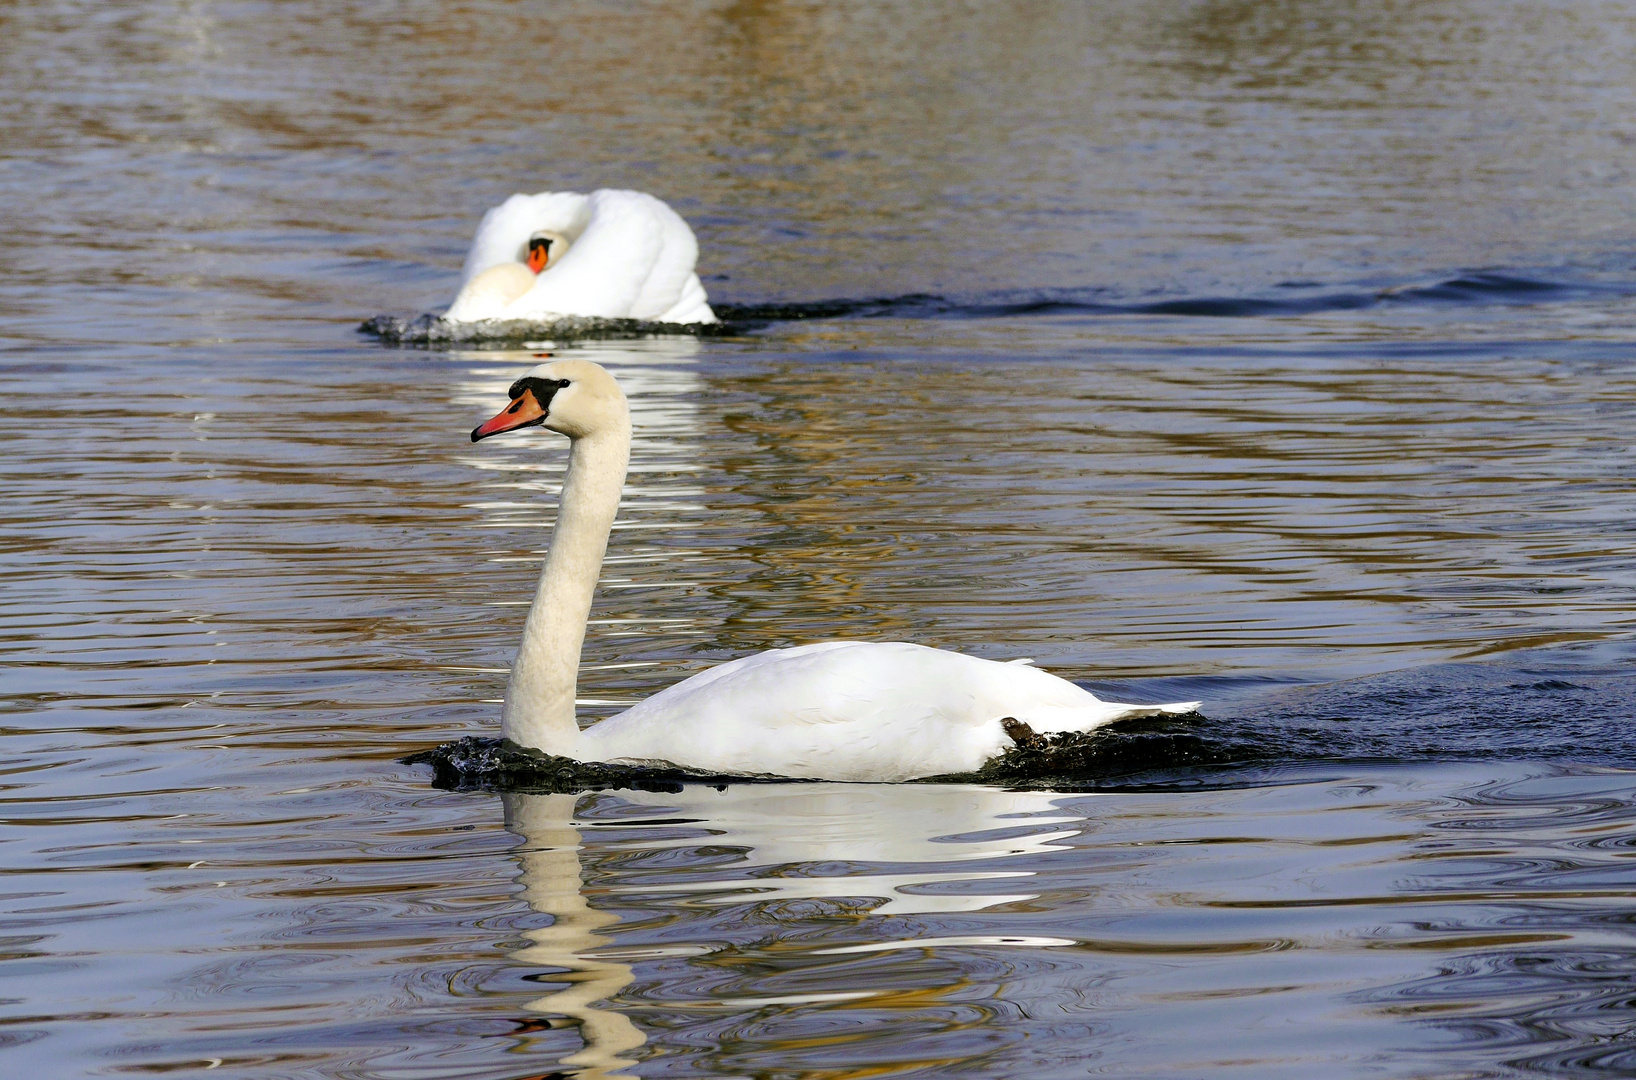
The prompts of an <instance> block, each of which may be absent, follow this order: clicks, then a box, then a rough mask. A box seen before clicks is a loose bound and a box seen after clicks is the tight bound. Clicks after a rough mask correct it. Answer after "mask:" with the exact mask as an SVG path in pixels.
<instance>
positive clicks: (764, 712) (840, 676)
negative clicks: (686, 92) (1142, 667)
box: [471, 358, 1199, 782]
mask: <svg viewBox="0 0 1636 1080" xmlns="http://www.w3.org/2000/svg"><path fill="white" fill-rule="evenodd" d="M508 396H509V397H510V398H511V403H510V404H509V405H507V406H506V407H505V408H504V409H502V410H501V411H500V412H499V413H498V414H496V415H495V416H494V417H492V418H491V419H489V420H487V421H485V422H483V423H482V424H480V425H478V426H477V427H476V428H475V429H473V431H472V433H471V439H472V442H477V441H478V440H480V439H486V438H488V437H489V436H491V435H498V434H500V433H501V432H503V431H515V430H517V429H518V428H525V427H532V426H534V425H543V426H544V427H546V428H547V429H548V430H550V431H554V432H557V433H558V434H562V435H566V436H568V439H569V451H568V472H567V475H566V477H565V479H564V481H563V485H562V500H561V504H560V506H559V508H558V512H557V523H556V525H555V527H554V528H553V529H552V532H551V546H550V548H549V549H548V550H547V552H546V557H545V567H544V569H543V570H541V572H540V580H539V585H538V587H537V589H536V591H535V595H534V602H533V604H532V605H531V606H530V607H529V610H528V617H527V619H526V620H525V622H524V626H523V640H522V644H521V645H520V646H519V647H518V650H517V659H516V662H515V663H514V664H513V665H512V667H511V677H510V680H509V682H508V683H507V685H506V697H505V705H504V707H503V709H502V711H501V732H502V734H503V735H504V737H505V738H507V739H509V740H511V741H512V742H514V743H517V744H519V745H521V746H525V747H532V748H534V749H536V750H540V751H543V752H545V753H548V754H555V755H559V756H562V757H568V758H573V759H575V760H578V761H597V762H624V763H656V762H663V763H669V764H673V765H678V766H681V767H683V768H688V769H694V770H698V771H702V772H712V773H721V774H727V775H735V776H752V775H774V776H784V777H791V778H796V779H804V780H843V781H876V782H895V781H901V780H912V779H915V778H917V777H924V776H936V775H941V774H945V773H961V772H971V771H973V770H975V769H978V768H980V767H981V766H982V765H983V763H984V762H986V761H988V760H990V759H991V758H994V757H996V756H998V755H1000V754H1002V753H1004V752H1005V750H1006V749H1008V748H1009V747H1011V746H1012V745H1014V744H1015V742H1016V741H1017V740H1018V739H1019V738H1026V737H1027V736H1028V735H1029V734H1033V733H1054V732H1063V731H1089V730H1091V729H1093V728H1097V727H1101V726H1102V725H1104V724H1108V723H1111V722H1113V721H1115V720H1122V719H1126V718H1128V717H1137V716H1154V715H1160V714H1169V715H1181V714H1185V713H1189V712H1192V711H1194V710H1195V709H1196V708H1197V707H1198V705H1199V703H1198V702H1196V701H1189V702H1181V703H1176V704H1170V705H1124V704H1117V703H1114V702H1107V701H1102V700H1100V699H1098V698H1097V697H1096V696H1095V695H1093V694H1091V693H1090V692H1089V691H1087V690H1083V689H1081V688H1080V687H1078V686H1075V685H1074V684H1073V683H1071V682H1069V681H1068V680H1066V679H1062V678H1058V677H1057V676H1055V675H1051V674H1049V673H1047V672H1045V671H1042V670H1040V669H1038V668H1035V667H1031V666H1030V665H1029V662H1028V661H1026V660H1014V661H1011V662H1010V663H1000V662H997V661H994V660H982V659H979V658H977V657H973V656H964V655H962V654H960V653H953V652H947V651H944V650H942V649H932V648H927V647H926V646H923V645H912V644H907V643H904V642H861V641H826V642H821V643H819V644H815V645H800V646H796V647H794V648H788V649H770V650H768V651H766V652H761V653H756V654H754V655H752V656H746V657H742V658H740V659H737V660H733V661H730V662H728V663H725V664H721V665H719V666H717V667H713V668H709V669H707V670H705V671H701V672H699V673H698V674H697V675H694V676H692V677H691V678H688V679H684V680H682V681H681V682H679V683H677V684H675V685H674V686H671V687H669V688H667V689H665V690H662V691H660V692H659V693H657V694H655V695H653V696H652V697H650V698H648V699H647V700H645V701H642V702H640V703H638V704H637V705H634V706H632V707H631V708H629V709H627V710H625V711H624V712H622V713H619V714H618V715H617V716H611V717H608V718H607V719H605V720H603V721H601V722H600V723H596V724H593V725H592V726H590V727H589V728H587V729H585V730H583V731H581V730H580V728H579V725H578V724H577V723H576V722H575V719H574V691H575V683H576V678H577V675H578V672H579V656H580V647H581V646H582V645H583V644H584V640H585V621H586V618H587V617H588V616H589V615H590V611H591V594H592V592H593V591H594V590H595V588H596V583H597V576H598V574H599V573H600V571H601V567H602V557H603V555H604V554H605V552H606V551H607V546H608V534H609V532H610V531H611V529H612V527H613V521H614V515H615V513H616V511H617V510H618V508H619V497H620V493H621V491H622V490H623V488H624V484H625V470H626V466H627V465H628V463H629V460H630V445H631V421H630V409H629V407H628V406H627V405H626V402H625V395H624V392H623V391H622V390H620V388H619V383H618V382H616V381H615V380H614V377H613V376H612V375H610V374H609V373H608V372H607V370H606V369H604V368H603V367H602V366H601V365H599V364H595V363H592V362H591V361H589V360H583V359H577V358H576V359H565V360H557V361H554V362H552V363H547V364H541V365H539V366H538V367H535V368H532V369H531V370H530V371H529V372H528V373H527V374H526V375H524V376H523V377H522V378H520V379H518V380H517V381H516V382H514V383H513V384H512V385H511V388H510V390H509V392H508Z"/></svg>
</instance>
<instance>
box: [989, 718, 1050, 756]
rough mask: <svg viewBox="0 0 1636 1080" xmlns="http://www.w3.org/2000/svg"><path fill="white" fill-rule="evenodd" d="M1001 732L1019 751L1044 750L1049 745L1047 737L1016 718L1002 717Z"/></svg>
mask: <svg viewBox="0 0 1636 1080" xmlns="http://www.w3.org/2000/svg"><path fill="white" fill-rule="evenodd" d="M1000 730H1001V731H1004V732H1005V733H1006V737H1007V738H1009V739H1010V740H1011V741H1012V742H1013V743H1015V744H1016V746H1017V749H1018V750H1044V749H1045V748H1046V747H1047V746H1048V745H1050V744H1049V741H1048V740H1047V739H1046V738H1045V736H1043V735H1041V734H1039V733H1037V732H1036V731H1035V730H1034V729H1033V728H1031V727H1029V726H1028V725H1027V724H1025V723H1023V722H1022V721H1021V720H1018V719H1017V718H1016V717H1015V716H1002V717H1000Z"/></svg>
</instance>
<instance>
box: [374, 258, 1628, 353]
mask: <svg viewBox="0 0 1636 1080" xmlns="http://www.w3.org/2000/svg"><path fill="white" fill-rule="evenodd" d="M1279 289H1280V290H1282V291H1281V292H1280V293H1279V294H1277V295H1272V296H1197V297H1177V298H1171V299H1159V300H1121V299H1118V298H1117V297H1115V296H1114V294H1113V293H1112V291H1111V290H1108V289H1101V288H1091V289H1065V290H1033V291H1019V292H1009V293H1001V294H995V295H991V296H988V297H981V296H979V297H949V296H940V295H937V294H934V293H907V294H904V295H902V296H883V297H866V298H843V299H838V300H812V301H773V302H766V303H733V302H726V303H719V304H716V305H715V310H716V314H717V315H718V316H719V317H720V319H721V322H719V323H658V322H646V321H643V320H640V319H603V318H587V317H583V316H574V317H570V318H566V319H561V320H557V321H553V322H534V321H529V320H490V321H487V322H476V323H450V322H445V321H444V320H443V319H442V318H440V317H439V316H437V315H433V314H429V313H428V314H420V315H403V314H383V315H377V316H375V317H374V318H372V319H367V320H365V321H364V322H363V323H362V324H361V325H360V326H359V327H358V329H359V330H360V331H362V332H363V333H366V334H371V335H373V336H374V337H376V338H378V339H379V340H380V341H381V343H382V344H385V345H396V346H410V347H420V348H434V349H435V348H452V347H475V348H483V347H490V348H504V347H515V346H518V345H522V344H526V343H528V342H532V341H540V340H542V339H544V340H551V341H565V340H587V339H597V338H642V337H724V336H736V335H741V334H746V333H752V332H755V331H758V330H761V329H764V328H766V327H768V326H770V325H773V324H776V323H781V322H803V321H811V320H844V319H1018V318H1028V317H1030V316H1052V315H1084V316H1112V315H1167V316H1179V317H1184V318H1185V317H1196V318H1226V319H1235V318H1237V319H1242V318H1267V317H1278V316H1297V315H1316V314H1322V313H1325V312H1332V311H1362V310H1365V309H1368V308H1378V307H1389V306H1394V305H1398V306H1407V305H1467V304H1538V303H1544V302H1560V301H1565V300H1575V299H1581V298H1584V297H1586V296H1592V295H1596V296H1609V295H1612V296H1618V295H1625V294H1627V293H1628V292H1629V291H1630V290H1629V289H1624V288H1616V287H1611V286H1605V285H1588V284H1584V283H1567V282H1559V281H1549V280H1545V279H1541V278H1532V277H1524V276H1521V275H1519V274H1514V273H1507V272H1501V271H1493V270H1482V271H1471V272H1468V273H1463V274H1459V275H1457V276H1455V277H1451V278H1447V279H1444V280H1441V281H1434V282H1430V283H1423V284H1412V285H1394V286H1388V287H1383V288H1336V287H1326V286H1323V285H1320V284H1317V283H1312V282H1286V283H1285V284H1283V285H1281V286H1279Z"/></svg>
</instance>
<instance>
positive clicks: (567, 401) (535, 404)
mask: <svg viewBox="0 0 1636 1080" xmlns="http://www.w3.org/2000/svg"><path fill="white" fill-rule="evenodd" d="M507 393H508V394H509V395H510V397H511V404H510V405H507V406H506V407H505V408H504V409H501V410H500V411H499V412H498V413H496V414H495V415H494V416H493V417H492V418H490V419H489V420H486V421H484V422H483V423H481V424H479V425H478V426H477V427H475V428H473V429H472V433H471V441H472V442H477V441H478V440H479V439H486V438H488V437H489V436H490V435H498V434H500V432H502V431H516V430H517V429H518V428H525V427H534V426H535V425H536V424H538V425H543V426H544V427H546V428H549V429H550V430H552V431H555V432H557V433H558V434H561V435H566V436H568V437H569V438H570V439H583V438H585V437H587V436H590V435H596V434H597V433H599V432H603V431H626V430H628V425H629V423H630V409H629V407H628V406H627V405H626V404H625V392H624V391H623V390H621V389H619V383H618V382H617V381H615V379H614V377H613V376H612V375H610V374H608V371H607V369H606V368H604V367H603V366H602V365H601V364H593V363H592V362H591V361H589V360H557V361H555V362H553V363H550V364H541V365H540V366H539V367H536V368H531V369H530V370H529V372H528V373H527V374H526V375H524V376H523V377H522V378H520V379H518V380H517V381H516V382H514V383H512V384H511V389H510V390H509V391H507Z"/></svg>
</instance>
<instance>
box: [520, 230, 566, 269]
mask: <svg viewBox="0 0 1636 1080" xmlns="http://www.w3.org/2000/svg"><path fill="white" fill-rule="evenodd" d="M566 254H568V238H567V237H566V236H564V235H562V233H560V232H553V231H552V230H550V229H537V230H535V231H534V232H532V233H529V235H528V259H527V262H528V268H529V269H530V270H532V271H534V272H535V273H536V274H538V273H539V272H540V271H541V270H544V269H545V268H546V267H547V266H550V265H551V264H552V263H554V262H556V261H557V260H558V259H560V258H562V257H563V256H564V255H566Z"/></svg>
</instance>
